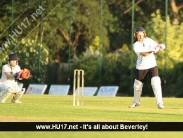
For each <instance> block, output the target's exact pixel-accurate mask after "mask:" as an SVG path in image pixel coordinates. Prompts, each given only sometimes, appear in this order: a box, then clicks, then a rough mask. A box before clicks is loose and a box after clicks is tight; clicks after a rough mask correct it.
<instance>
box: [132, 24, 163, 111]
mask: <svg viewBox="0 0 183 138" xmlns="http://www.w3.org/2000/svg"><path fill="white" fill-rule="evenodd" d="M134 37H135V41H134V44H133V48H134V51H135V53H136V54H137V57H138V59H137V63H136V72H137V74H136V79H135V81H134V101H133V103H132V104H131V105H130V106H129V107H130V108H134V107H136V106H139V105H140V97H141V94H142V87H143V84H144V83H145V82H146V79H147V76H148V75H149V74H150V75H151V85H152V88H153V92H154V95H155V98H156V104H157V106H158V108H159V109H163V108H164V106H163V100H162V88H161V80H160V77H159V74H158V67H157V63H156V59H155V56H154V53H156V52H158V51H160V50H163V49H164V48H165V45H164V44H158V43H156V42H155V41H154V40H152V39H151V38H148V37H146V32H145V30H144V28H142V27H137V28H136V29H135V33H134Z"/></svg>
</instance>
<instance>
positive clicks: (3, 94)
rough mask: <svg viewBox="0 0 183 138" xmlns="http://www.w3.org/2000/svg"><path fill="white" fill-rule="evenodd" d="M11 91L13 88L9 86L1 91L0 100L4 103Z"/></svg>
mask: <svg viewBox="0 0 183 138" xmlns="http://www.w3.org/2000/svg"><path fill="white" fill-rule="evenodd" d="M12 93H13V89H11V88H9V89H6V90H4V91H3V92H2V95H1V97H0V102H1V103H5V102H6V100H7V99H8V97H9V96H10V95H11V94H12Z"/></svg>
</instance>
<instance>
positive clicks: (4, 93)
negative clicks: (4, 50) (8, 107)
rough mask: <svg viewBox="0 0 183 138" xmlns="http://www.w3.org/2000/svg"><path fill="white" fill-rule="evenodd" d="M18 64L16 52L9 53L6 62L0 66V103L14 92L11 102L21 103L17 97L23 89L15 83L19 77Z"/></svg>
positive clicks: (22, 92) (21, 93)
mask: <svg viewBox="0 0 183 138" xmlns="http://www.w3.org/2000/svg"><path fill="white" fill-rule="evenodd" d="M20 71H21V69H20V66H19V65H18V58H17V56H16V54H10V55H9V56H8V64H6V65H4V66H3V67H2V76H1V80H0V93H1V96H0V103H5V102H6V100H7V98H8V97H9V96H10V95H11V94H14V96H13V98H12V101H11V102H12V103H22V102H21V101H19V99H20V98H21V97H22V95H23V94H24V92H25V89H24V88H23V89H21V88H20V87H19V86H18V84H17V81H16V80H17V79H20V74H21V72H20Z"/></svg>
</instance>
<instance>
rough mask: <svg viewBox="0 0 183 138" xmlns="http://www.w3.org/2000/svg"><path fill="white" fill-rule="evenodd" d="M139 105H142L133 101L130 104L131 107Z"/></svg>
mask: <svg viewBox="0 0 183 138" xmlns="http://www.w3.org/2000/svg"><path fill="white" fill-rule="evenodd" d="M139 105H140V103H136V102H133V103H132V104H131V105H130V106H129V108H135V107H137V106H139Z"/></svg>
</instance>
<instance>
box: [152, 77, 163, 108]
mask: <svg viewBox="0 0 183 138" xmlns="http://www.w3.org/2000/svg"><path fill="white" fill-rule="evenodd" d="M151 85H152V89H153V92H154V95H155V97H156V104H157V105H158V104H163V100H162V89H161V80H160V77H158V76H156V77H153V78H151Z"/></svg>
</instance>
